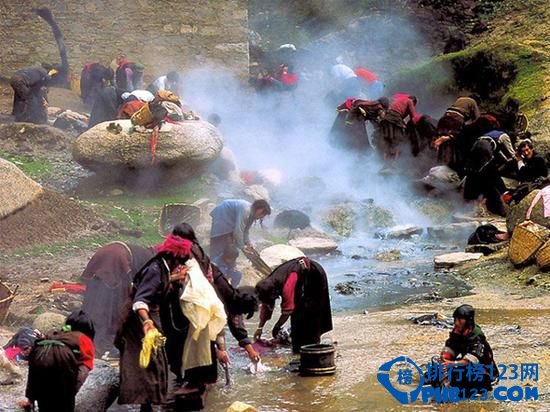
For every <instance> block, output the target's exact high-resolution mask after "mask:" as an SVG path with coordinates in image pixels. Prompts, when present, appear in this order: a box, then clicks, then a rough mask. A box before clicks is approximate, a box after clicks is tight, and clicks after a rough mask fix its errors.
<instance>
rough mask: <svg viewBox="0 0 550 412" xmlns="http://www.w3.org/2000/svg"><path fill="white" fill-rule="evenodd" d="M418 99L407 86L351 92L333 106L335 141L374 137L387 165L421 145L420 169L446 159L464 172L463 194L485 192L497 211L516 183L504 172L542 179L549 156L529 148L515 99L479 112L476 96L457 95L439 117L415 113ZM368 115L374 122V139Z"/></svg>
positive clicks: (364, 144)
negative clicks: (397, 90) (374, 93)
mask: <svg viewBox="0 0 550 412" xmlns="http://www.w3.org/2000/svg"><path fill="white" fill-rule="evenodd" d="M417 102H418V101H417V98H416V97H415V96H412V95H406V94H396V95H395V96H394V98H393V100H392V101H390V100H389V99H387V98H385V97H382V98H379V99H377V100H362V99H357V98H352V97H351V98H348V99H346V101H345V102H344V103H342V104H341V105H339V106H338V107H337V110H338V115H337V118H336V120H335V122H334V125H333V127H332V130H331V139H332V142H333V143H334V144H336V145H338V146H340V147H344V148H346V149H351V150H354V151H359V152H363V153H365V152H366V151H367V150H369V149H370V148H371V146H372V145H374V146H375V149H376V150H377V151H378V153H379V155H380V157H381V158H382V159H383V161H384V162H385V163H386V165H389V166H392V167H398V166H399V161H400V159H401V158H403V157H405V158H407V157H408V158H411V157H413V158H414V157H417V156H419V154H420V153H421V152H423V153H424V156H425V157H424V158H423V161H422V162H420V163H421V165H420V164H419V165H418V166H420V167H424V169H423V172H427V171H428V169H429V168H430V167H432V166H435V165H437V164H440V165H445V166H447V167H448V168H449V170H450V171H451V172H453V173H456V174H457V175H458V176H459V178H460V179H461V180H462V182H463V184H462V187H463V195H464V199H465V200H466V201H472V200H485V201H486V206H487V209H488V210H489V211H490V212H492V213H494V214H497V215H500V216H506V210H507V209H506V206H505V205H506V201H507V199H511V198H512V193H511V192H513V189H514V188H515V187H507V186H506V185H505V183H504V181H503V177H505V178H510V179H514V180H516V181H517V182H518V183H519V184H521V183H526V182H535V181H537V180H544V179H546V177H547V174H548V168H547V165H546V161H545V160H544V158H542V157H541V156H539V155H537V153H536V152H535V150H534V143H533V141H532V140H531V139H530V135H529V132H528V131H526V129H525V117H524V115H523V114H522V113H521V112H520V111H519V104H518V102H517V101H516V100H514V99H509V100H508V101H507V102H506V104H505V106H504V107H503V108H502V109H501V110H498V111H496V112H495V113H482V112H481V111H480V108H479V104H480V99H479V96H477V95H471V96H461V97H459V98H458V99H456V101H455V102H454V103H453V104H452V105H451V106H450V107H449V108H448V109H447V110H446V111H445V113H444V114H443V116H442V117H441V118H440V119H439V120H438V121H437V122H435V121H433V120H432V119H430V117H429V116H426V115H421V114H419V113H418V112H417V111H416V106H417ZM367 121H369V122H370V123H371V124H372V126H373V128H374V136H373V138H372V141H371V140H369V137H368V134H367V128H366V126H365V122H367ZM426 165H428V166H426ZM409 166H410V165H409V164H408V163H407V166H406V167H409Z"/></svg>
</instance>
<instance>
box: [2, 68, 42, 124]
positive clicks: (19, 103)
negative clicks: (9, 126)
mask: <svg viewBox="0 0 550 412" xmlns="http://www.w3.org/2000/svg"><path fill="white" fill-rule="evenodd" d="M48 79H49V77H48V72H47V71H46V69H44V68H43V67H41V66H33V67H27V68H24V69H21V70H18V71H17V72H16V73H15V74H14V75H13V76H12V78H11V79H10V85H11V87H12V89H13V109H12V114H13V115H14V116H15V121H16V122H30V123H37V124H39V123H46V122H47V120H48V115H47V110H46V105H45V103H46V99H47V90H46V85H47V83H48Z"/></svg>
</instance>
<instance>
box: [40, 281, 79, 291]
mask: <svg viewBox="0 0 550 412" xmlns="http://www.w3.org/2000/svg"><path fill="white" fill-rule="evenodd" d="M52 290H63V291H65V292H73V293H84V292H85V291H86V285H83V284H81V283H65V282H53V283H52V284H51V285H50V288H49V291H50V292H51V291H52Z"/></svg>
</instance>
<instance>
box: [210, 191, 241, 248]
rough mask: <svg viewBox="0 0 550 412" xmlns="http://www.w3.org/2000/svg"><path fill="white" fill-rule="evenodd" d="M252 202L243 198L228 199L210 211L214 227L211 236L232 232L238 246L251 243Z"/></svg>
mask: <svg viewBox="0 0 550 412" xmlns="http://www.w3.org/2000/svg"><path fill="white" fill-rule="evenodd" d="M250 207H251V204H250V202H247V201H246V200H242V199H227V200H224V201H223V202H222V203H220V204H219V205H218V206H216V207H215V208H214V210H212V212H210V216H212V228H211V229H210V238H213V237H218V236H223V235H228V234H232V235H233V239H234V240H235V243H236V244H237V247H239V248H243V247H244V245H245V244H246V243H249V242H250V240H249V238H248V230H249V229H250V226H248V227H247V223H248V220H249V218H250Z"/></svg>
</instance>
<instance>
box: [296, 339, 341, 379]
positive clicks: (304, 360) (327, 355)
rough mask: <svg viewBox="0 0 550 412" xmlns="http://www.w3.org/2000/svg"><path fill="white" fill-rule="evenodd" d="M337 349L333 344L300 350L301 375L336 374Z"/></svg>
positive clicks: (316, 345)
mask: <svg viewBox="0 0 550 412" xmlns="http://www.w3.org/2000/svg"><path fill="white" fill-rule="evenodd" d="M334 353H335V348H334V345H332V344H326V343H316V344H313V345H304V346H302V347H301V348H300V375H303V376H323V375H333V374H334V373H335V372H336V366H335V365H334Z"/></svg>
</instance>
